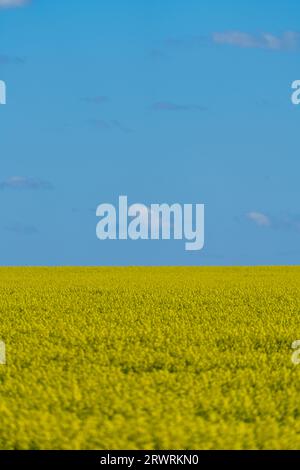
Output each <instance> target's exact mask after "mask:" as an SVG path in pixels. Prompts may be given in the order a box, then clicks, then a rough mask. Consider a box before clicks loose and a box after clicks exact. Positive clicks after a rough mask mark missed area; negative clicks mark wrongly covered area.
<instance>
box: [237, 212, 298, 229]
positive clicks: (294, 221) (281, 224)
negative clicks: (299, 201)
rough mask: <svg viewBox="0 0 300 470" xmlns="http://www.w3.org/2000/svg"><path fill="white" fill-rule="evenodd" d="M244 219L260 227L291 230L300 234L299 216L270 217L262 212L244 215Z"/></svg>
mask: <svg viewBox="0 0 300 470" xmlns="http://www.w3.org/2000/svg"><path fill="white" fill-rule="evenodd" d="M246 218H247V219H248V220H250V221H251V222H253V223H255V224H256V225H257V226H260V227H269V228H272V229H275V230H292V231H295V232H299V233H300V215H299V214H281V215H277V216H273V215H272V216H270V215H266V214H264V213H263V212H257V211H252V212H247V213H246Z"/></svg>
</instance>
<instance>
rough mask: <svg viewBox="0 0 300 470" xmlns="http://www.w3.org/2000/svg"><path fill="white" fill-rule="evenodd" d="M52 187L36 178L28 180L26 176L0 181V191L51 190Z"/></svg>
mask: <svg viewBox="0 0 300 470" xmlns="http://www.w3.org/2000/svg"><path fill="white" fill-rule="evenodd" d="M51 188H52V185H51V184H50V183H49V182H48V181H44V180H41V179H38V178H29V177H27V176H11V177H10V178H8V179H6V180H4V181H0V189H29V190H30V189H31V190H36V189H51Z"/></svg>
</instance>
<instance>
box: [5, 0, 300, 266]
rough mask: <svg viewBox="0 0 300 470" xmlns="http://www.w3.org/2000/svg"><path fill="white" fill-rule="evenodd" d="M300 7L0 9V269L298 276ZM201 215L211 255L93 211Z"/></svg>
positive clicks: (15, 4)
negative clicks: (0, 91) (285, 268)
mask: <svg viewBox="0 0 300 470" xmlns="http://www.w3.org/2000/svg"><path fill="white" fill-rule="evenodd" d="M299 18H300V4H299V2H297V1H296V0H294V1H292V0H285V1H283V0H277V1H276V0H275V1H273V2H272V3H271V2H269V1H267V0H264V1H262V0H260V1H258V0H253V1H252V2H247V3H246V2H236V1H229V0H209V1H208V0H206V1H204V0H203V1H201V2H199V1H198V0H185V1H183V0H164V1H163V2H162V1H161V0H160V1H158V0H152V1H151V2H146V1H142V2H141V1H136V0H128V1H124V0H109V1H105V0H103V1H101V2H99V1H97V0H86V1H85V2H83V1H79V0H73V1H72V2H70V1H58V0H57V1H56V0H55V1H49V0H32V1H31V2H30V1H28V2H25V1H22V0H0V79H1V80H5V82H6V85H7V105H6V106H0V154H1V157H0V158H1V169H0V200H1V205H0V207H1V219H0V242H1V247H2V250H1V254H0V264H1V265H152V264H153V265H160V264H162V265H252V264H254V265H256V264H280V265H281V264H299V263H300V243H299V242H300V207H299V192H300V189H299V188H300V186H299V181H298V180H299V174H300V159H299V155H298V139H297V136H298V133H299V126H300V106H298V107H297V106H295V105H292V104H291V99H290V97H291V83H292V81H294V80H296V79H300V60H299V59H300V36H299V34H298V31H299ZM121 194H125V195H128V198H129V202H131V203H135V202H138V203H145V204H151V203H161V202H166V203H170V204H171V203H173V202H179V203H182V204H184V203H204V204H205V206H206V219H205V224H206V228H205V232H206V233H205V247H204V249H203V250H202V251H199V252H186V251H185V250H184V243H183V242H181V241H135V242H133V241H99V240H98V239H97V238H96V235H95V229H96V224H97V218H96V216H95V211H96V207H97V206H98V204H100V203H103V202H110V203H117V200H118V196H119V195H121Z"/></svg>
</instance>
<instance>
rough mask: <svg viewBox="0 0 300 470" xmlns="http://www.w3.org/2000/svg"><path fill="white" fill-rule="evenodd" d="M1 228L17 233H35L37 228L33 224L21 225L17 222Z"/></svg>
mask: <svg viewBox="0 0 300 470" xmlns="http://www.w3.org/2000/svg"><path fill="white" fill-rule="evenodd" d="M3 229H4V230H5V231H6V232H12V233H16V234H18V235H35V234H37V233H38V229H37V227H35V226H34V225H23V224H21V223H18V222H16V223H13V224H9V225H5V226H4V227H3Z"/></svg>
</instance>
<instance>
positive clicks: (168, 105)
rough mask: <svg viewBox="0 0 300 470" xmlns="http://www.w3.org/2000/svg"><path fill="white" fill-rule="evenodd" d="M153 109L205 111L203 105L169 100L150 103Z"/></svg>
mask: <svg viewBox="0 0 300 470" xmlns="http://www.w3.org/2000/svg"><path fill="white" fill-rule="evenodd" d="M152 109H154V110H155V111H206V110H207V108H206V107H205V106H199V105H195V104H177V103H173V102H171V101H157V102H156V103H154V104H153V105H152Z"/></svg>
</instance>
